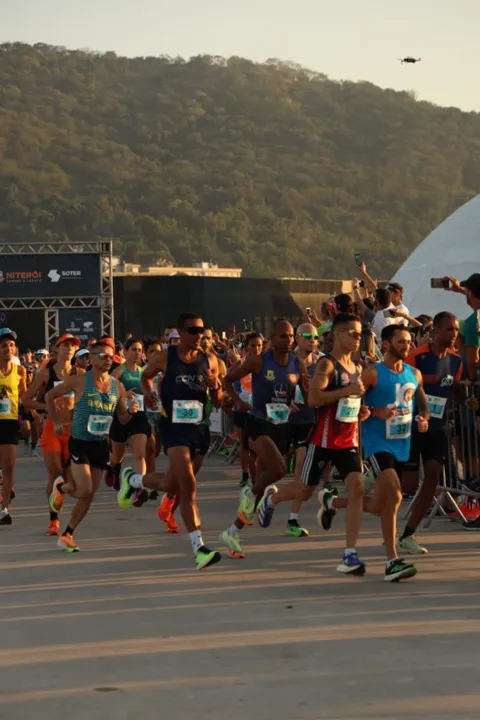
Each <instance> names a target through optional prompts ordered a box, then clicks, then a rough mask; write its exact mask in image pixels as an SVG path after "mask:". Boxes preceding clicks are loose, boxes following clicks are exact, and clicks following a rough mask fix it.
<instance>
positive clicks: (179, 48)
mask: <svg viewBox="0 0 480 720" xmlns="http://www.w3.org/2000/svg"><path fill="white" fill-rule="evenodd" d="M479 27H480V0H453V1H452V0H168V1H167V0H81V1H80V2H78V1H77V2H73V0H0V42H26V43H32V44H33V43H36V42H43V43H48V44H52V45H61V46H65V47H68V48H71V49H73V48H82V49H87V48H88V49H90V50H96V51H108V50H113V51H115V52H116V53H117V54H119V55H127V56H138V55H171V56H172V57H175V56H177V55H181V56H182V57H184V58H189V57H191V56H193V55H200V54H202V55H203V54H206V55H222V56H224V57H229V56H231V55H238V56H241V57H246V58H250V59H252V60H255V61H258V62H262V61H264V60H267V59H268V58H277V59H279V60H283V61H292V62H295V63H298V64H300V65H303V66H304V67H307V68H309V69H311V70H316V71H318V72H322V73H325V74H326V75H328V76H329V77H330V78H332V79H335V80H366V81H369V82H372V83H374V84H376V85H379V86H380V87H389V88H394V89H396V90H408V91H412V90H413V91H414V92H415V93H416V96H417V97H418V99H420V100H428V101H430V102H433V103H436V104H437V105H444V106H450V105H453V106H456V107H460V108H462V109H463V110H467V111H470V110H475V111H480V92H479V91H478V87H479V83H478V71H479V68H480V42H478V28H479ZM406 55H412V56H415V57H421V58H422V62H420V63H417V64H416V65H401V64H400V62H399V59H400V58H402V57H404V56H406Z"/></svg>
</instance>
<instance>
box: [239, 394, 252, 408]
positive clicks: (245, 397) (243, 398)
mask: <svg viewBox="0 0 480 720" xmlns="http://www.w3.org/2000/svg"><path fill="white" fill-rule="evenodd" d="M239 397H240V400H241V401H242V402H244V403H248V404H249V405H251V404H252V393H250V392H247V391H246V390H242V391H241V393H240V395H239Z"/></svg>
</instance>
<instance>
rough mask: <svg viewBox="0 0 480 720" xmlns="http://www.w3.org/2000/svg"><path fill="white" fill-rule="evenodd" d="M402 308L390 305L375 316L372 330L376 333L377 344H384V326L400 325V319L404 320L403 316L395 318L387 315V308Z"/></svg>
mask: <svg viewBox="0 0 480 720" xmlns="http://www.w3.org/2000/svg"><path fill="white" fill-rule="evenodd" d="M399 309H400V308H396V307H395V305H392V304H391V303H390V305H389V306H388V308H385V309H384V310H379V311H378V312H377V313H376V314H375V317H374V318H373V323H372V330H373V332H374V333H375V337H376V339H377V344H378V345H379V346H380V345H381V344H382V330H383V328H384V327H387V325H399V324H400V321H403V318H393V317H385V316H384V312H385V311H386V310H399Z"/></svg>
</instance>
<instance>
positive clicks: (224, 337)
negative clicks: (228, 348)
mask: <svg viewBox="0 0 480 720" xmlns="http://www.w3.org/2000/svg"><path fill="white" fill-rule="evenodd" d="M226 339H227V333H226V332H225V330H222V340H226Z"/></svg>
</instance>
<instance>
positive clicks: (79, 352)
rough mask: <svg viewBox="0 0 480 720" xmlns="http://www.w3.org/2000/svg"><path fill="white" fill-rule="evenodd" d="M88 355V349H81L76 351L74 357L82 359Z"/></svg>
mask: <svg viewBox="0 0 480 720" xmlns="http://www.w3.org/2000/svg"><path fill="white" fill-rule="evenodd" d="M88 355H90V350H89V349H88V348H81V349H80V350H77V352H76V355H75V357H77V358H84V357H85V356H88Z"/></svg>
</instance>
